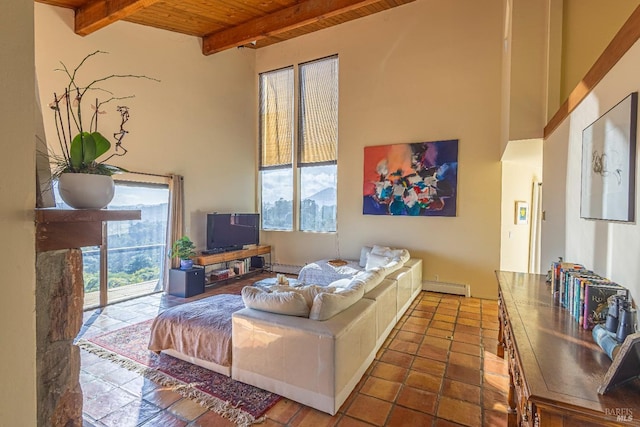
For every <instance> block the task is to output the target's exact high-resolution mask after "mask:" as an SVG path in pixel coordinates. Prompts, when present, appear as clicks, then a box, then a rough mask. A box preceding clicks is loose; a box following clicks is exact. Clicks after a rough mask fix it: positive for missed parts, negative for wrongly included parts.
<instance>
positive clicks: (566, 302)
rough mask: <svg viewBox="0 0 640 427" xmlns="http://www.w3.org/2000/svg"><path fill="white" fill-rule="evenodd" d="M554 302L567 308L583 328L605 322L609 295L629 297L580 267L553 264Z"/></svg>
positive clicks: (566, 263)
mask: <svg viewBox="0 0 640 427" xmlns="http://www.w3.org/2000/svg"><path fill="white" fill-rule="evenodd" d="M551 271H552V275H551V292H552V294H553V296H554V301H555V302H556V303H557V304H559V305H561V306H562V307H564V308H566V309H567V310H568V311H569V313H570V314H571V316H572V317H573V318H574V319H575V321H576V322H578V323H579V324H580V326H582V327H583V328H584V329H593V327H594V326H595V325H597V324H600V323H604V322H605V320H606V318H607V313H608V311H609V310H608V309H609V303H608V299H609V297H611V296H612V295H624V296H625V297H627V298H628V297H629V290H628V289H626V288H624V287H622V286H620V285H619V284H617V283H615V282H612V281H611V280H609V279H606V278H604V277H602V276H600V275H598V274H596V273H594V272H593V271H591V270H587V269H586V268H584V266H583V265H581V264H575V263H570V262H554V263H553V264H552V265H551Z"/></svg>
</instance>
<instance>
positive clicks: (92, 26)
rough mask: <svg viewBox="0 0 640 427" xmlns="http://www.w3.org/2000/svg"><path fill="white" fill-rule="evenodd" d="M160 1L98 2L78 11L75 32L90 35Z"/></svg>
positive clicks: (88, 4)
mask: <svg viewBox="0 0 640 427" xmlns="http://www.w3.org/2000/svg"><path fill="white" fill-rule="evenodd" d="M158 1H160V0H96V1H90V2H87V3H86V4H85V5H83V6H82V7H80V8H79V9H77V10H76V15H75V32H76V34H79V35H81V36H86V35H89V34H91V33H93V32H95V31H98V30H99V29H101V28H104V27H106V26H107V25H109V24H111V23H113V22H116V21H120V20H122V19H124V18H126V17H127V16H130V15H132V14H134V13H136V12H138V11H139V10H141V9H144V8H146V7H149V6H151V5H152V4H154V3H156V2H158Z"/></svg>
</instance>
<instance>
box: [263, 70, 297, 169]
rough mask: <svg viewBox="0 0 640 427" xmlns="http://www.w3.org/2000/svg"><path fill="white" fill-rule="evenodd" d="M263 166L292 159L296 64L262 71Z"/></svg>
mask: <svg viewBox="0 0 640 427" xmlns="http://www.w3.org/2000/svg"><path fill="white" fill-rule="evenodd" d="M259 81H260V170H264V169H275V168H281V167H289V166H291V164H292V159H293V152H292V150H293V132H294V131H293V123H294V122H293V117H294V101H293V93H294V91H293V67H287V68H283V69H280V70H275V71H269V72H267V73H262V74H260V80H259Z"/></svg>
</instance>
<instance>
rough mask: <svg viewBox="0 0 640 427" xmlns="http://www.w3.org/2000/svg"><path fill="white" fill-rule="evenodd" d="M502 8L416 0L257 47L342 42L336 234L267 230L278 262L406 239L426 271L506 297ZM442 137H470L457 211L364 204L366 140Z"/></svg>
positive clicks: (275, 55) (310, 53) (270, 53)
mask: <svg viewBox="0 0 640 427" xmlns="http://www.w3.org/2000/svg"><path fill="white" fill-rule="evenodd" d="M502 9H503V8H502V1H501V0H492V1H484V2H477V1H473V0H460V1H455V2H442V1H434V0H418V1H416V2H414V3H410V4H407V5H403V6H400V7H397V8H394V9H391V10H388V11H385V12H381V13H378V14H376V15H373V16H369V17H366V18H363V19H359V20H356V21H352V22H349V23H346V24H342V25H339V26H336V27H332V28H330V29H326V30H323V31H321V32H318V33H313V34H309V35H306V36H303V37H299V38H296V39H293V40H290V41H287V42H283V43H279V44H277V45H275V46H271V47H267V48H263V49H260V50H258V51H257V53H256V69H257V71H258V72H262V71H267V70H271V69H276V68H279V67H283V66H286V65H291V64H297V63H300V62H303V61H306V60H310V59H313V58H319V57H323V56H326V55H330V54H334V53H337V54H338V55H339V60H340V81H339V84H340V89H339V90H340V112H339V148H338V206H339V211H338V235H337V236H336V235H333V234H328V235H322V234H310V233H301V232H270V233H263V240H264V241H265V242H268V243H271V244H273V245H274V260H275V261H276V262H280V263H285V264H297V265H301V264H304V263H305V262H309V261H312V260H313V259H317V258H318V257H327V256H328V257H334V256H341V257H343V258H355V257H357V256H358V255H359V253H360V247H361V246H362V245H365V244H373V243H381V244H388V245H394V246H402V247H407V248H408V249H409V250H410V251H411V253H412V255H413V256H416V257H420V258H422V259H423V260H424V277H425V279H429V280H433V279H434V278H435V276H436V275H437V276H438V277H439V280H440V281H446V282H454V283H468V284H470V285H471V292H472V295H473V296H477V297H490V298H495V297H496V294H497V284H496V280H495V276H494V273H493V271H494V270H496V269H497V268H498V267H499V256H500V151H501V150H500V102H501V101H500V91H501V61H502V58H501V52H502V17H503V10H502ZM442 139H459V141H460V142H459V183H458V191H459V193H458V215H457V217H455V218H437V217H389V216H381V217H380V216H368V215H367V216H365V215H363V214H362V179H363V170H362V168H363V166H362V164H363V149H364V147H365V146H370V145H382V144H393V143H406V142H420V141H435V140H442ZM337 244H339V249H340V253H338V251H337V249H336V246H337Z"/></svg>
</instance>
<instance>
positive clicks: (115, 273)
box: [55, 181, 169, 309]
mask: <svg viewBox="0 0 640 427" xmlns="http://www.w3.org/2000/svg"><path fill="white" fill-rule="evenodd" d="M115 183H116V188H115V196H114V198H113V201H112V202H111V203H110V204H109V208H110V209H122V210H126V209H136V210H138V209H139V210H140V211H141V219H140V220H135V221H110V222H108V223H107V227H106V235H105V237H106V240H105V243H106V244H105V245H103V246H96V247H85V248H82V263H83V278H84V291H85V293H84V296H85V300H84V308H85V309H88V308H95V307H98V306H104V305H106V304H109V303H112V302H116V301H121V300H124V299H129V298H132V297H137V296H141V295H147V294H150V293H153V292H159V291H161V290H162V286H161V283H162V280H161V279H162V273H163V270H164V269H163V265H164V261H165V260H166V254H165V246H166V244H165V241H166V230H167V219H168V213H169V210H168V203H169V186H168V184H166V183H147V182H131V181H115ZM55 190H56V193H57V186H56V187H55ZM56 201H57V206H58V207H59V208H68V206H66V205H65V204H64V202H63V201H62V199H61V198H60V197H59V194H56Z"/></svg>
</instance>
